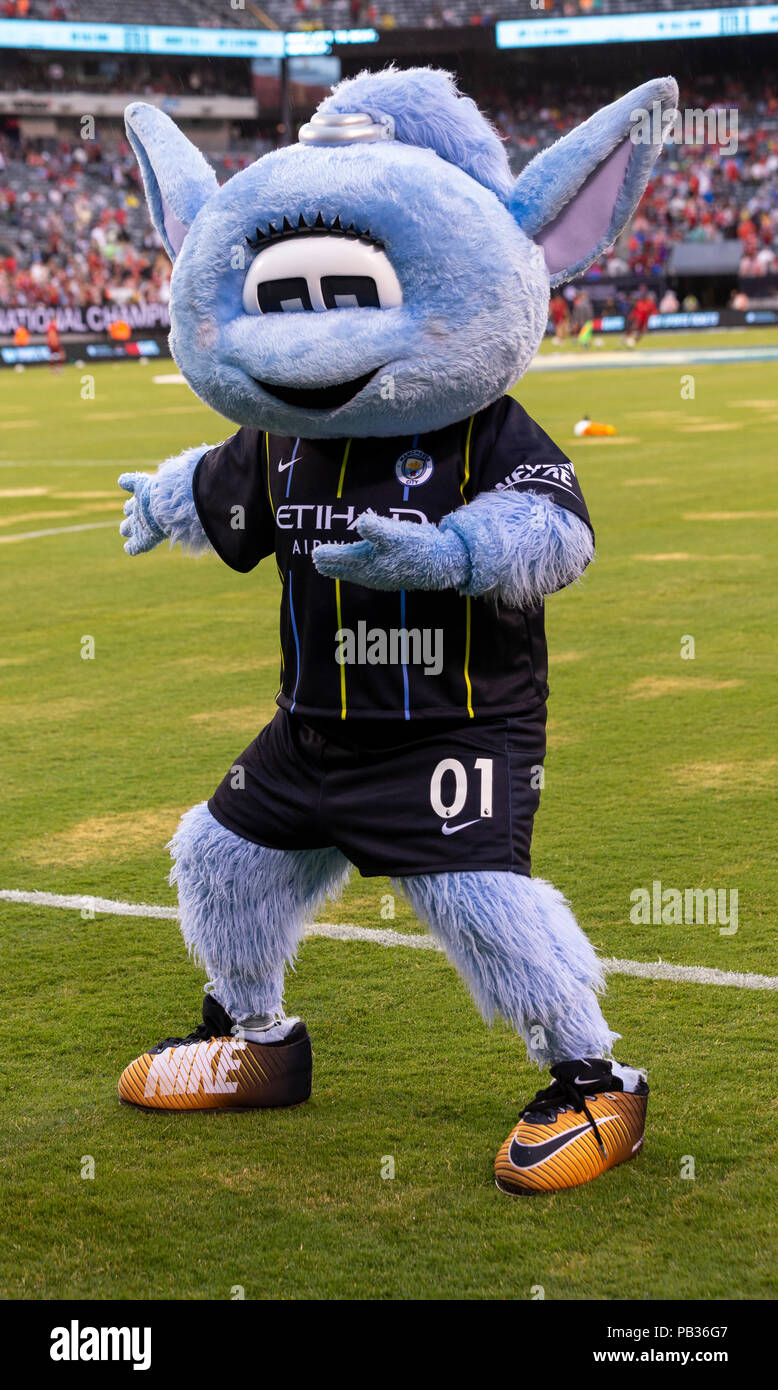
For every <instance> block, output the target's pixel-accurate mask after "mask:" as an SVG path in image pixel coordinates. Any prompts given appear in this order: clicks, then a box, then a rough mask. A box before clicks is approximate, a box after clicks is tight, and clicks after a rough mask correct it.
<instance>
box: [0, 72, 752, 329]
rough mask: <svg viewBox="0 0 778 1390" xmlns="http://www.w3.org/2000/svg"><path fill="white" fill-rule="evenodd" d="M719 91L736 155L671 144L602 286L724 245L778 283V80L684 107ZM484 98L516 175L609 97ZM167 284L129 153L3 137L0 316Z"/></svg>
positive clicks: (124, 301)
mask: <svg viewBox="0 0 778 1390" xmlns="http://www.w3.org/2000/svg"><path fill="white" fill-rule="evenodd" d="M714 90H715V100H716V102H718V104H720V105H723V106H725V107H726V108H727V109H729V110H736V111H737V113H738V141H737V148H736V149H735V150H734V152H731V153H724V152H722V149H720V148H719V147H718V146H717V145H715V144H714V145H711V144H705V145H684V144H673V145H669V146H668V147H667V149H666V151H665V154H664V156H663V158H662V160H661V162H660V164H659V165H658V166H657V170H656V171H655V173H654V176H653V178H652V180H651V182H650V184H649V186H648V189H647V191H646V194H645V197H644V198H643V201H642V202H641V205H640V207H639V209H638V211H637V214H636V216H635V218H634V219H633V222H632V225H631V227H630V228H629V229H628V231H627V232H626V233H625V234H624V235H623V236H622V237H621V239H620V241H619V243H618V244H617V246H616V247H614V248H613V250H612V251H611V252H610V253H609V254H607V255H606V256H605V257H603V258H602V259H601V260H600V261H599V262H598V264H597V265H596V266H595V267H594V269H593V271H592V272H591V273H592V274H593V275H595V276H599V277H614V278H615V277H624V276H632V277H637V279H638V280H639V281H640V282H644V281H645V282H646V283H648V284H650V283H651V282H652V281H653V282H654V283H657V282H658V281H661V279H662V277H663V275H664V273H665V271H666V268H667V261H668V257H669V255H670V251H671V248H672V246H673V244H674V243H677V242H681V241H683V242H689V241H691V242H695V241H698V242H710V241H716V240H727V241H735V242H736V243H737V244H738V245H739V247H740V252H741V259H740V273H741V277H743V278H749V279H750V278H755V277H765V276H772V275H776V274H778V82H771V81H770V80H769V79H768V78H765V79H764V80H762V81H760V82H759V83H752V84H751V87H750V91H749V92H746V91H745V89H744V88H743V87H742V86H740V85H738V84H736V83H735V82H730V83H728V84H723V86H718V87H715V88H714V85H713V83H711V84H710V85H709V86H707V85H705V84H703V87H702V88H701V89H700V90H698V91H694V92H684V93H683V95H682V100H683V104H684V105H686V106H694V107H706V106H709V105H710V104H711V103H712V101H713V97H712V95H711V93H712V92H713V91H714ZM475 95H476V97H477V99H478V100H479V102H481V104H482V105H484V106H485V107H486V108H487V109H488V110H490V111H491V114H492V117H493V119H494V121H495V124H496V126H497V128H498V130H499V131H500V133H501V134H502V135H503V137H504V138H505V140H506V143H507V148H508V151H509V154H510V156H511V158H512V162H513V163H514V167H515V168H516V169H518V168H519V167H521V165H522V164H523V163H524V162H526V160H527V159H528V158H530V157H531V156H532V155H533V154H535V153H536V152H537V151H538V150H539V149H541V148H543V147H544V146H545V145H547V144H549V143H550V142H551V141H552V140H553V139H556V138H557V137H558V136H559V135H561V134H563V133H564V132H565V131H566V130H568V129H570V128H571V127H572V126H574V125H575V124H576V123H577V122H578V121H580V120H582V119H584V118H585V117H586V116H587V115H589V114H591V112H592V111H593V110H594V109H596V107H598V106H599V105H602V104H604V102H606V101H607V100H609V99H611V96H612V93H607V92H603V91H598V90H595V89H593V88H581V89H579V90H576V89H572V88H571V90H570V91H569V92H568V93H566V95H565V98H564V101H561V102H560V101H558V100H557V101H554V100H553V99H551V98H550V96H549V95H548V94H546V95H541V96H540V97H536V98H530V97H516V96H512V97H509V95H508V93H506V92H505V91H502V90H500V89H498V88H494V89H491V90H489V91H482V92H479V93H476V94H475ZM98 133H99V132H98ZM269 147H270V142H269V141H268V140H267V139H264V140H263V139H256V140H253V141H250V142H247V141H246V140H245V139H244V140H243V141H240V142H237V143H236V149H235V150H233V152H232V153H227V154H224V155H223V156H222V157H221V158H220V159H219V160H217V161H216V169H217V174H218V176H219V179H220V181H224V180H225V179H226V178H229V177H230V176H231V175H232V174H234V173H235V172H236V171H237V170H238V169H240V168H242V167H244V166H245V165H246V164H248V163H250V162H251V161H252V160H253V159H254V158H257V157H258V156H259V155H260V154H261V153H263V152H264V150H265V149H267V148H269ZM169 273H170V267H169V263H168V260H167V257H166V256H165V254H164V253H163V251H162V249H161V246H160V243H159V240H158V238H157V236H156V234H155V232H154V231H153V229H152V228H151V225H150V223H149V221H148V217H147V214H146V209H145V202H144V198H143V193H142V189H141V185H140V180H139V175H138V170H137V165H136V161H135V157H134V155H133V154H132V152H131V150H130V149H129V147H128V145H127V144H126V143H125V142H123V141H119V142H117V139H116V137H114V142H113V143H111V142H109V141H107V140H100V139H96V140H80V139H78V138H70V139H65V138H61V139H58V140H51V139H24V138H20V137H19V136H18V134H16V133H14V131H13V130H12V129H11V128H10V127H9V129H8V130H7V132H6V133H5V134H3V135H0V308H4V309H8V308H25V307H40V308H44V309H46V310H48V309H56V308H67V307H72V306H81V307H84V306H88V305H91V304H97V305H102V306H104V307H105V306H111V305H114V306H116V307H117V308H123V307H124V306H126V305H133V304H134V305H148V304H161V305H165V304H166V303H167V298H168V293H169V289H168V286H169ZM633 283H634V280H633ZM662 288H663V287H660V293H661V291H662Z"/></svg>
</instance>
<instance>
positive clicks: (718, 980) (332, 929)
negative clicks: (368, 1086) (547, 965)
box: [0, 888, 778, 990]
mask: <svg viewBox="0 0 778 1390" xmlns="http://www.w3.org/2000/svg"><path fill="white" fill-rule="evenodd" d="M0 901H3V902H7V903H26V904H28V905H30V906H33V907H61V908H70V909H71V910H73V911H76V912H83V911H87V912H90V913H94V912H104V913H109V914H111V915H113V916H116V917H160V918H164V919H165V920H167V921H174V922H175V921H178V918H179V912H178V908H176V907H160V906H155V905H153V904H151V903H123V902H117V901H116V900H115V899H114V898H93V897H90V896H89V895H88V894H74V893H37V892H29V893H28V892H24V891H20V890H17V889H14V888H2V889H0ZM305 935H306V936H307V937H312V936H325V937H329V939H330V940H333V941H367V942H370V943H371V944H372V945H374V946H406V947H410V948H411V949H413V950H417V951H440V950H442V947H440V946H439V945H438V944H437V942H436V941H434V940H433V938H432V937H431V936H427V935H424V936H423V935H421V933H419V932H415V933H410V934H406V933H404V932H398V931H390V930H389V929H383V928H374V927H356V926H352V925H350V924H349V923H347V922H311V923H309V924H308V925H307V926H306V928H305ZM601 960H602V965H603V967H604V969H605V971H606V973H607V974H609V975H632V976H634V977H636V978H638V979H641V980H673V981H675V982H676V983H679V984H692V985H728V986H729V987H730V988H734V989H777V990H778V975H751V974H741V973H740V972H738V971H736V970H714V969H713V968H712V967H711V966H707V965H668V964H667V963H666V962H665V961H661V960H657V961H642V960H620V959H619V958H618V957H616V956H603V957H602V958H601Z"/></svg>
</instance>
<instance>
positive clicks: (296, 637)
mask: <svg viewBox="0 0 778 1390" xmlns="http://www.w3.org/2000/svg"><path fill="white" fill-rule="evenodd" d="M297 442H298V444H299V442H300V441H299V440H298V441H297ZM289 616H290V618H291V620H292V632H293V633H294V645H295V650H296V652H297V676H296V678H295V683H294V690H293V691H292V704H291V710H293V709H294V707H295V705H296V703H297V687H298V685H299V684H300V638H299V635H298V632H297V619H296V618H295V616H294V604H293V603H292V571H291V570H289ZM291 710H290V713H291Z"/></svg>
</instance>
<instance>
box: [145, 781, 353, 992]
mask: <svg viewBox="0 0 778 1390" xmlns="http://www.w3.org/2000/svg"><path fill="white" fill-rule="evenodd" d="M169 848H170V851H171V855H172V857H173V860H174V863H173V868H172V870H171V873H170V882H171V883H175V884H177V885H178V901H179V903H180V906H181V930H182V933H183V937H184V941H185V942H186V944H187V946H188V948H189V951H190V954H191V955H193V956H194V957H195V959H196V960H197V961H199V962H200V963H201V964H202V965H204V966H205V968H206V969H207V971H208V973H209V975H210V976H211V979H210V987H211V989H212V991H213V994H214V995H215V997H216V998H217V999H218V1001H219V1003H220V1004H222V1005H223V1007H224V1008H225V1009H226V1010H227V1012H228V1013H229V1014H232V1017H233V1018H237V1019H241V1018H246V1017H247V1016H249V1015H253V1014H272V1013H277V1012H281V1011H282V1000H283V985H284V967H285V965H286V964H287V963H289V964H291V963H292V962H293V961H294V957H295V954H296V952H297V946H298V943H299V940H300V937H301V935H302V930H303V926H304V924H305V920H306V916H308V914H310V913H312V912H315V911H316V909H317V908H318V907H319V906H320V905H321V904H322V903H323V902H324V900H325V899H326V898H328V897H335V896H337V895H338V894H339V893H340V891H341V890H342V888H343V886H344V883H345V880H346V879H347V877H348V873H349V868H350V866H349V863H348V860H347V859H345V858H344V856H343V855H342V854H341V853H340V852H339V851H338V850H336V849H313V850H289V851H287V850H278V849H266V848H265V847H264V846H262V845H255V844H253V843H252V842H251V841H250V840H243V839H241V838H240V836H238V835H234V834H233V833H232V831H231V830H226V829H225V828H224V826H222V825H220V824H219V822H218V821H217V820H215V819H214V817H213V816H212V815H211V813H210V811H209V810H208V806H207V804H206V803H205V802H204V801H203V802H200V804H199V805H198V806H194V807H193V808H192V810H191V811H187V813H186V815H185V816H184V817H183V819H182V820H181V823H180V825H179V827H178V829H177V831H176V833H175V835H174V836H173V839H172V840H171V842H170V846H169Z"/></svg>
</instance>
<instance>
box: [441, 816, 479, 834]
mask: <svg viewBox="0 0 778 1390" xmlns="http://www.w3.org/2000/svg"><path fill="white" fill-rule="evenodd" d="M482 819H483V817H482V816H476V818H475V820H464V821H462V824H461V825H449V823H448V821H445V822H444V824H443V825H441V827H440V828H441V831H442V833H443V834H444V835H456V833H457V831H458V830H467V827H468V825H478V822H479V821H480V820H482Z"/></svg>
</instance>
